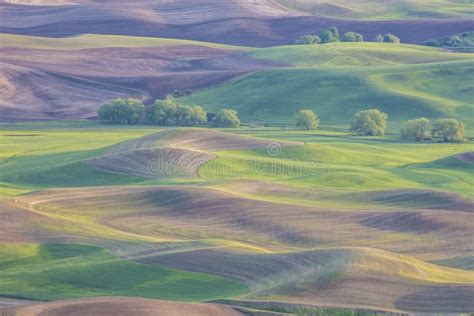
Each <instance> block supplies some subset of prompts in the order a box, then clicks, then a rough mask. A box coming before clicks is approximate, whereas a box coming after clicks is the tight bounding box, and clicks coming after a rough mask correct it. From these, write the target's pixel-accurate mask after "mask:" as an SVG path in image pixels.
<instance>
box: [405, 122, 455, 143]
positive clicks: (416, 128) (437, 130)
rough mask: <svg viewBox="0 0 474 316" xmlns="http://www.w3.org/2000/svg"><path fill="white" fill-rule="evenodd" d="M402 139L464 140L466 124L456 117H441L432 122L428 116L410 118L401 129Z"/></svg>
mask: <svg viewBox="0 0 474 316" xmlns="http://www.w3.org/2000/svg"><path fill="white" fill-rule="evenodd" d="M400 135H401V137H402V139H405V140H411V141H425V140H431V139H433V138H439V139H442V140H443V141H445V142H462V141H464V124H463V122H461V121H458V120H455V119H441V120H437V121H435V122H434V123H433V124H431V122H430V120H429V119H427V118H424V117H423V118H419V119H415V120H409V121H407V122H406V123H405V126H403V127H402V129H400Z"/></svg>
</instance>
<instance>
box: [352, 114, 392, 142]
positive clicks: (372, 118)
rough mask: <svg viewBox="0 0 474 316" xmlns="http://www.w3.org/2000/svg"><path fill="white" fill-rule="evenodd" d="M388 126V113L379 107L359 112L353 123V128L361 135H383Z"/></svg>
mask: <svg viewBox="0 0 474 316" xmlns="http://www.w3.org/2000/svg"><path fill="white" fill-rule="evenodd" d="M386 128H387V114H385V113H383V112H380V111H379V110H377V109H371V110H365V111H359V112H357V113H356V114H355V115H354V118H353V119H352V123H351V130H352V131H354V132H356V133H357V134H359V135H368V136H382V135H384V134H385V130H386Z"/></svg>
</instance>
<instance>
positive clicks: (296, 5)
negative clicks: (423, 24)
mask: <svg viewBox="0 0 474 316" xmlns="http://www.w3.org/2000/svg"><path fill="white" fill-rule="evenodd" d="M278 2H280V3H281V4H283V5H285V6H287V7H288V8H290V9H293V10H296V11H302V12H307V13H311V14H315V15H320V16H328V17H336V18H349V19H364V20H399V19H423V18H469V17H470V16H471V15H472V14H473V13H474V12H473V8H472V5H471V3H470V2H469V1H452V0H435V1H424V0H406V1H395V2H394V1H390V2H388V1H376V0H373V1H351V0H336V1H334V0H331V1H327V0H325V1H312V0H278Z"/></svg>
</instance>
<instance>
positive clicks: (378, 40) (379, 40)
mask: <svg viewBox="0 0 474 316" xmlns="http://www.w3.org/2000/svg"><path fill="white" fill-rule="evenodd" d="M374 42H377V43H382V42H383V36H382V34H377V36H375V38H374Z"/></svg>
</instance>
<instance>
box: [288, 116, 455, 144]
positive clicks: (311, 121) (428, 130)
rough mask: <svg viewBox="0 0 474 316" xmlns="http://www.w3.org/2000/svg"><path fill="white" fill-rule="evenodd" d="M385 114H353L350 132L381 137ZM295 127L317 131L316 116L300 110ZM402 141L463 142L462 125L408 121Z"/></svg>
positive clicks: (447, 122)
mask: <svg viewBox="0 0 474 316" xmlns="http://www.w3.org/2000/svg"><path fill="white" fill-rule="evenodd" d="M387 118H388V116H387V114H386V113H383V112H381V111H380V110H378V109H370V110H364V111H359V112H357V113H356V114H354V117H353V118H352V122H351V131H353V132H355V133H357V134H358V135H364V136H383V135H385V131H386V129H387ZM295 120H296V126H297V127H299V128H304V129H307V130H314V129H317V128H318V126H319V118H318V116H317V115H316V114H315V113H314V112H313V111H311V110H300V111H299V112H298V113H297V114H296V115H295ZM400 135H401V138H402V139H405V140H411V141H424V140H431V139H433V138H438V139H441V140H443V141H445V142H461V141H463V140H464V124H463V123H462V122H460V121H458V120H455V119H440V120H437V121H435V122H434V123H433V124H431V122H430V120H429V119H427V118H419V119H415V120H409V121H407V122H406V123H405V125H404V126H403V128H402V129H401V130H400Z"/></svg>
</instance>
